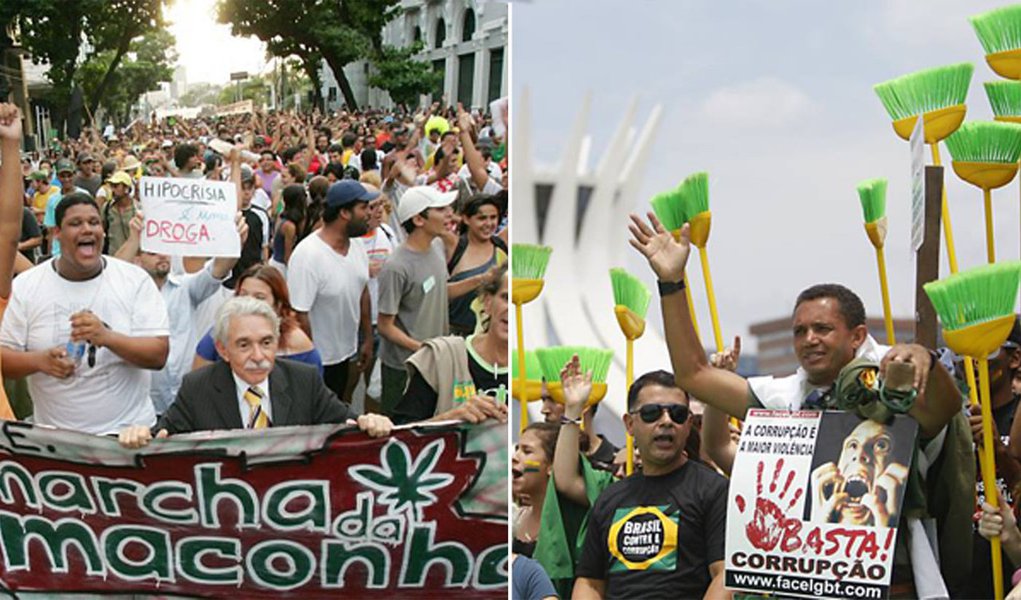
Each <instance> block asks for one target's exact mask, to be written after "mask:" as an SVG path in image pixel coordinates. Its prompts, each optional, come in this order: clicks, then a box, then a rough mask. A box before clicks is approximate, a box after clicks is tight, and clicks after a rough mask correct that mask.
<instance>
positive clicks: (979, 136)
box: [946, 121, 1021, 163]
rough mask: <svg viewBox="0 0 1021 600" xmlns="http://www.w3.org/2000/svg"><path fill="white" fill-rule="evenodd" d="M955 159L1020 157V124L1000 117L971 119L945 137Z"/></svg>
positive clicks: (1014, 159) (1013, 160)
mask: <svg viewBox="0 0 1021 600" xmlns="http://www.w3.org/2000/svg"><path fill="white" fill-rule="evenodd" d="M946 141H947V149H948V150H950V156H952V157H954V160H955V161H967V162H984V163H1016V162H1017V161H1018V158H1019V157H1021V125H1018V124H1017V123H1003V122H1000V121H972V122H970V123H965V124H963V125H961V127H960V129H958V130H957V131H955V132H954V133H953V134H951V135H950V137H948V138H947V140H946Z"/></svg>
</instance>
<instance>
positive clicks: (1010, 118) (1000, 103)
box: [985, 81, 1021, 189]
mask: <svg viewBox="0 0 1021 600" xmlns="http://www.w3.org/2000/svg"><path fill="white" fill-rule="evenodd" d="M985 88H986V95H987V96H989V105H990V106H992V108H993V114H994V115H996V116H995V117H993V118H994V119H996V120H997V121H1003V122H1006V123H1018V124H1021V82H1018V81H989V82H986V84H985ZM1019 189H1021V186H1019Z"/></svg>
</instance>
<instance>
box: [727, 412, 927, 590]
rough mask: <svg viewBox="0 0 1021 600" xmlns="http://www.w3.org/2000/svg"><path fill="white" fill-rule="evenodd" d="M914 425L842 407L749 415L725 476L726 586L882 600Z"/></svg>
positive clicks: (887, 576) (905, 480) (737, 588)
mask: <svg viewBox="0 0 1021 600" xmlns="http://www.w3.org/2000/svg"><path fill="white" fill-rule="evenodd" d="M917 431H918V424H917V423H916V422H915V421H914V420H913V419H910V418H908V417H904V416H897V417H895V418H894V420H893V421H892V422H891V423H889V424H882V423H878V422H876V421H871V420H868V419H862V418H861V417H859V416H858V415H856V414H854V413H848V412H831V411H827V412H819V411H793V412H792V411H781V410H764V409H754V410H750V411H749V412H748V419H747V420H746V421H745V424H744V427H743V430H742V433H741V441H740V442H739V445H738V454H737V457H736V459H735V461H734V470H733V476H732V478H731V481H730V492H729V499H728V500H729V502H728V506H730V507H731V510H730V512H729V513H728V515H727V545H726V564H725V569H726V577H725V578H726V585H727V587H728V588H731V589H736V590H743V591H749V592H764V593H775V594H778V595H781V596H801V597H807V598H819V597H856V598H886V597H887V596H888V595H889V585H890V574H891V569H892V566H893V554H894V542H895V540H896V538H897V526H898V524H899V518H900V512H901V503H902V501H903V498H904V493H903V492H904V487H905V484H906V483H907V476H908V472H909V470H910V468H911V459H912V449H913V448H914V443H915V436H916V434H917Z"/></svg>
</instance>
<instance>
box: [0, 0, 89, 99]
mask: <svg viewBox="0 0 1021 600" xmlns="http://www.w3.org/2000/svg"><path fill="white" fill-rule="evenodd" d="M4 4H6V3H4ZM13 5H14V7H15V8H14V10H15V11H16V12H17V14H16V16H15V17H14V19H16V20H17V22H18V27H19V29H20V31H21V45H22V46H23V47H24V48H25V49H26V50H28V51H29V53H30V54H31V59H32V62H34V63H36V64H41V63H44V62H45V63H48V64H49V65H50V68H49V70H48V71H47V72H46V77H47V79H49V81H50V83H51V84H52V87H53V90H52V92H51V94H50V98H49V99H50V100H51V101H52V102H53V103H54V107H55V108H57V109H58V111H59V109H60V108H66V107H67V105H68V104H69V102H70V100H71V86H72V84H73V82H74V74H75V71H77V70H78V57H79V54H80V52H81V47H82V41H83V40H84V39H85V38H84V33H85V31H86V30H87V17H88V16H89V15H91V14H95V13H97V12H101V11H102V10H103V6H102V5H103V2H102V1H101V0H81V1H80V2H78V1H76V2H64V1H62V0H33V1H32V2H25V3H21V2H20V0H19V1H18V2H14V3H13Z"/></svg>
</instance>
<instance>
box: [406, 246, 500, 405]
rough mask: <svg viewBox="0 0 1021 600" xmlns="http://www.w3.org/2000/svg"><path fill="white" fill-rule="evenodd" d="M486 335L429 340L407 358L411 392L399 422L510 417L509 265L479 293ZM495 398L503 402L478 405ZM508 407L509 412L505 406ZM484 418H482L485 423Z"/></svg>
mask: <svg viewBox="0 0 1021 600" xmlns="http://www.w3.org/2000/svg"><path fill="white" fill-rule="evenodd" d="M479 294H480V297H481V299H482V321H483V331H482V332H481V333H478V334H475V335H471V336H469V337H468V338H467V339H465V338H461V337H459V336H447V337H439V338H433V339H431V340H426V341H425V343H424V344H423V346H422V347H421V348H420V349H419V350H418V351H417V352H415V353H414V354H412V355H411V357H410V358H408V360H407V363H406V365H407V368H408V388H407V390H406V391H405V393H404V397H403V398H401V401H400V402H399V403H398V404H397V406H396V407H395V408H394V414H393V415H392V418H393V420H394V423H411V422H414V421H422V420H426V419H430V418H432V419H433V420H446V419H455V418H464V417H465V415H464V414H463V413H464V412H465V411H470V412H474V411H482V413H481V414H479V413H475V416H476V417H481V418H486V417H495V418H501V415H503V416H504V417H505V414H506V409H505V405H504V404H502V402H501V400H502V397H504V396H505V394H506V390H507V337H508V336H507V333H508V312H507V302H508V291H507V265H506V263H504V264H503V265H500V266H499V267H497V268H496V269H495V270H494V271H493V272H492V273H490V274H489V275H488V278H487V279H486V281H485V283H484V284H483V285H482V286H481V288H480V289H479ZM475 396H489V397H491V398H496V399H497V402H495V403H493V402H491V401H477V400H475V399H474V397H475ZM501 407H503V408H501ZM479 420H481V419H479Z"/></svg>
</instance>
